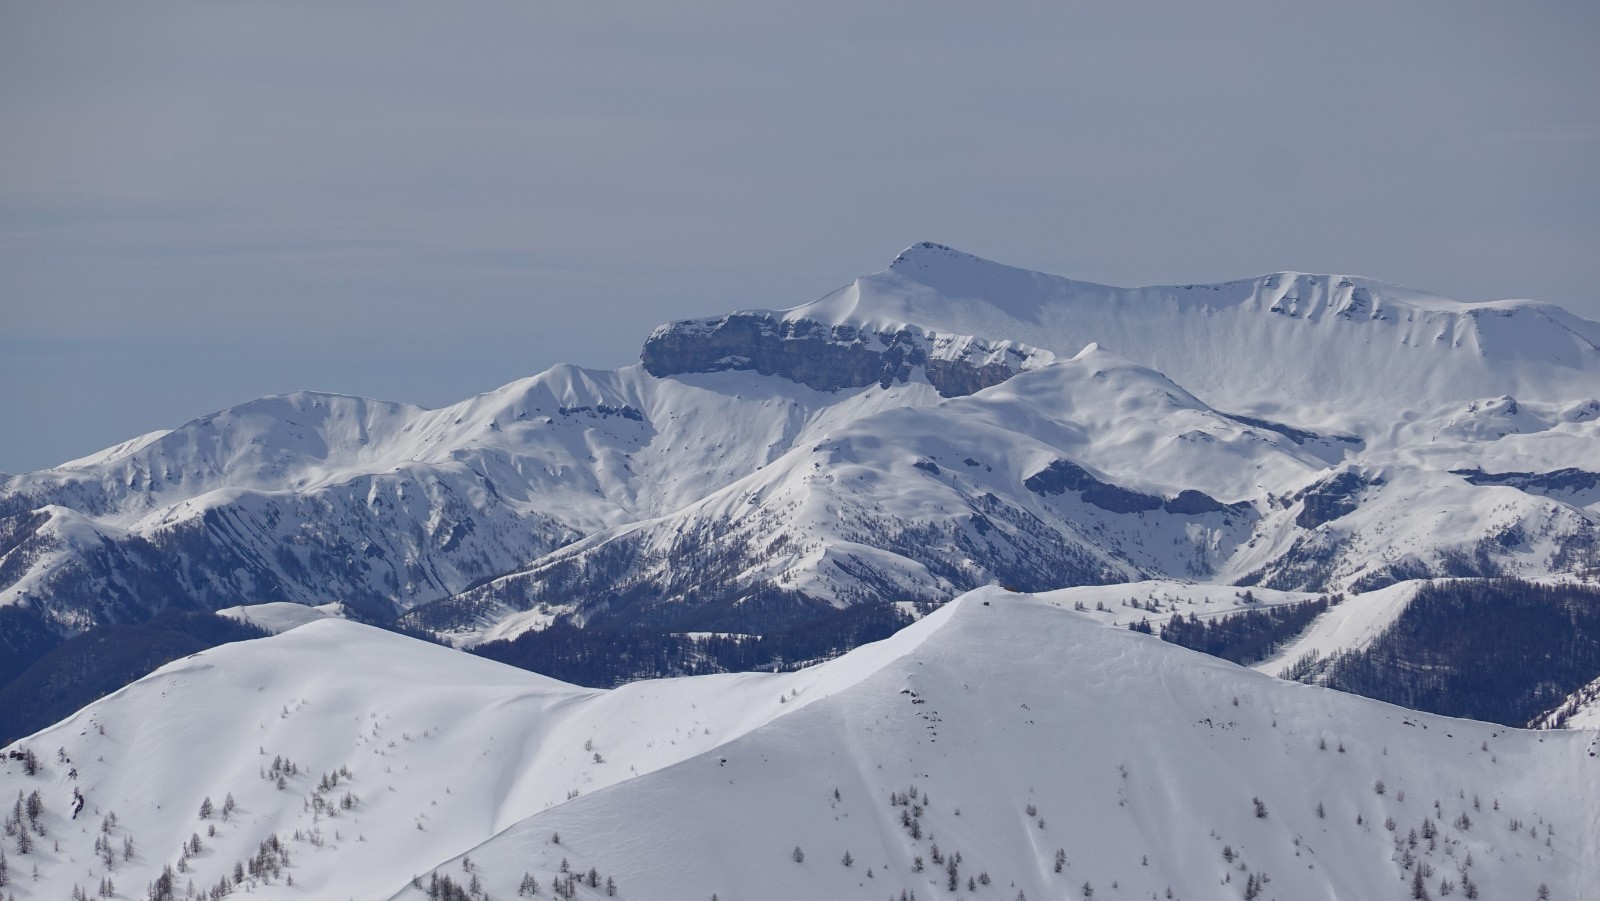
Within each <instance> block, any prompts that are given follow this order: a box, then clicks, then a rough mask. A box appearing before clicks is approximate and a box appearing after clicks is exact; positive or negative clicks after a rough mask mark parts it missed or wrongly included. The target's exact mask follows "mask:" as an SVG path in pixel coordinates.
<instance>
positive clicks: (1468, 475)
mask: <svg viewBox="0 0 1600 901" xmlns="http://www.w3.org/2000/svg"><path fill="white" fill-rule="evenodd" d="M1451 472H1453V473H1455V474H1456V475H1458V476H1461V477H1462V478H1464V479H1466V480H1467V481H1468V482H1470V483H1471V484H1473V485H1509V486H1511V487H1512V488H1516V489H1519V490H1521V491H1525V492H1527V493H1529V494H1542V495H1547V496H1548V495H1552V494H1577V493H1579V492H1582V491H1593V490H1594V489H1595V488H1597V487H1600V473H1595V472H1588V471H1586V470H1582V469H1572V468H1568V469H1558V470H1556V471H1554V472H1484V471H1483V470H1481V469H1453V470H1451Z"/></svg>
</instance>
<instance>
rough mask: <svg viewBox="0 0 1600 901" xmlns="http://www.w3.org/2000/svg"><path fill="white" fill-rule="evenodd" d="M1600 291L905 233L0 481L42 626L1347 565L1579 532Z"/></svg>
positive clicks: (484, 625) (425, 616)
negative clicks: (724, 312)
mask: <svg viewBox="0 0 1600 901" xmlns="http://www.w3.org/2000/svg"><path fill="white" fill-rule="evenodd" d="M1597 345H1600V324H1597V323H1593V322H1589V321H1587V320H1583V319H1580V318H1578V317H1575V316H1573V315H1571V314H1569V313H1567V312H1565V311H1563V310H1561V309H1559V308H1557V307H1553V306H1551V305H1548V304H1541V303H1535V302H1531V301H1496V302H1487V303H1461V302H1456V301H1451V300H1447V299H1444V298H1440V297H1436V296H1433V295H1429V294H1426V293H1424V292H1421V291H1417V290H1414V289H1409V288H1402V287H1398V286H1393V285H1387V284H1383V283H1380V282H1375V281H1371V280H1368V279H1360V278H1353V277H1343V276H1313V275H1302V274H1297V273H1277V274H1273V275H1268V276H1262V277H1260V278H1256V279H1249V280H1243V281H1237V282H1228V283H1224V284H1218V285H1188V286H1177V287H1152V288H1138V289H1122V288H1113V287H1108V286H1102V285H1092V284H1087V283H1083V282H1075V281H1071V280H1067V279H1062V278H1057V277H1054V276H1048V275H1043V274H1040V273H1033V272H1026V271H1023V270H1019V269H1014V268H1011V267H1007V266H1002V265H1000V264H997V263H992V262H989V261H985V260H981V259H978V258H976V257H972V256H970V255H967V254H963V253H960V252H958V251H954V250H951V249H949V248H945V247H941V246H938V245H933V244H918V245H916V246H914V247H912V248H910V249H908V250H907V251H906V252H905V253H903V254H901V255H900V256H899V257H898V258H897V259H896V260H895V261H894V262H893V263H892V264H891V265H890V266H889V268H887V269H885V270H884V271H882V272H878V273H874V274H872V275H868V276H864V277H862V278H859V279H857V280H855V281H854V282H852V283H851V284H849V285H847V286H846V287H844V288H841V289H840V290H839V291H837V292H834V293H833V294H830V295H828V296H827V297H824V298H822V299H820V300H817V301H815V302H812V303H809V304H805V305H802V306H799V307H795V308H792V309H789V310H782V311H771V310H752V311H746V312H740V313H733V314H730V315H728V316H724V317H718V318H714V319H709V320H697V321H690V322H679V323H672V324H668V325H665V326H662V327H661V328H659V329H657V330H656V331H655V332H654V333H653V334H652V335H650V336H649V338H648V339H647V341H646V342H645V345H644V348H643V353H642V356H641V362H640V363H639V364H637V365H634V366H629V367H624V368H622V369H619V370H615V371H609V372H602V371H593V370H583V369H578V368H575V367H570V366H560V367H556V368H554V369H551V370H549V371H547V372H545V373H543V374H540V375H538V376H535V377H532V378H529V379H525V380H522V381H519V382H515V383H512V384H511V385H507V386H505V387H503V388H501V389H498V390H496V391H492V392H489V393H487V394H484V395H481V396H479V397H476V398H472V399H469V400H466V401H463V402H461V403H459V404H456V405H453V406H450V407H446V408H443V409H439V410H425V409H422V408H419V407H414V406H408V405H402V404H388V403H380V402H377V401H369V400H363V399H358V398H348V397H339V396H333V395H322V394H298V395H291V396H287V397H277V398H265V399H262V400H258V401H253V402H251V403H247V404H244V405H241V406H239V407H235V408H232V409H230V410H226V411H223V412H220V413H217V414H213V415H210V416H205V417H202V418H200V419H197V420H194V421H192V422H189V423H186V424H184V425H182V426H180V427H179V428H177V429H174V430H171V431H167V432H156V433H151V434H149V435H145V436H143V437H140V438H137V439H133V440H131V441H129V442H126V443H124V444H122V445H119V446H117V447H114V448H110V449H108V450H106V451H104V452H101V453H99V454H96V455H94V456H92V457H88V458H85V459H82V460H78V461H74V462H72V463H68V464H64V465H62V466H60V467H56V468H54V469H50V470H44V471H40V472H35V473H26V474H22V475H18V476H13V477H10V478H9V479H7V480H6V481H5V482H4V483H0V605H12V606H14V607H16V608H17V609H25V610H27V611H29V613H30V615H34V616H37V617H39V618H42V619H43V620H44V621H46V622H47V623H48V624H49V625H50V626H51V628H54V629H55V630H57V631H58V632H70V631H73V630H78V629H82V628H85V627H86V626H88V625H91V624H93V623H97V622H116V621H126V620H137V619H139V618H141V617H144V616H148V615H149V613H150V611H152V610H156V609H160V608H162V607H165V606H169V605H180V606H181V605H193V606H199V607H203V608H208V609H219V608H228V607H234V606H239V605H251V604H261V603H270V602H282V601H288V602H294V603H299V604H307V605H322V604H327V603H331V602H335V601H337V602H340V603H342V604H344V605H345V609H346V610H347V612H348V613H349V614H350V615H352V616H355V617H358V618H365V619H368V620H371V621H387V620H390V619H392V618H394V617H396V616H401V615H404V616H405V618H406V622H408V623H410V624H413V625H417V626H421V627H425V628H429V629H432V630H435V631H437V632H440V633H441V634H446V635H448V636H450V637H451V638H452V640H455V641H457V642H461V643H472V642H476V641H480V640H483V639H484V638H486V637H508V636H511V635H514V634H516V632H517V631H519V630H520V629H526V628H536V627H539V626H541V625H543V624H546V623H548V622H550V621H551V620H552V619H553V618H555V617H558V616H562V615H566V616H567V617H568V618H569V619H570V620H571V621H574V622H579V623H585V624H590V625H599V624H610V625H621V624H630V623H631V624H646V625H654V626H657V627H660V628H670V629H682V630H695V629H718V630H735V631H761V630H763V629H766V628H768V627H770V626H772V625H773V624H776V623H784V622H791V621H794V620H797V619H804V618H807V617H813V616H817V615H820V614H821V613H823V612H825V611H827V610H829V609H832V608H835V607H839V606H844V605H848V604H852V603H855V602H859V601H862V600H885V599H887V600H900V599H925V600H945V599H948V598H950V597H952V596H954V595H955V594H957V593H959V592H961V591H964V590H967V589H971V588H974V587H978V586H981V585H985V584H991V583H1000V584H1003V585H1008V586H1011V587H1015V588H1023V589H1028V590H1047V589H1056V588H1062V587H1067V586H1072V585H1085V584H1097V583H1110V582H1124V581H1133V580H1143V579H1188V580H1196V581H1203V582H1211V583H1217V584H1237V585H1251V586H1261V587H1265V588H1272V589H1278V590H1286V591H1287V590H1297V591H1344V592H1363V591H1370V590H1373V589H1377V588H1380V587H1383V586H1385V585H1390V584H1394V583H1397V582H1400V581H1404V580H1408V579H1418V578H1426V577H1432V576H1467V575H1491V574H1513V575H1519V576H1526V577H1544V576H1550V575H1560V574H1572V573H1581V572H1585V571H1589V570H1592V569H1594V568H1595V566H1596V554H1597V548H1600V488H1597V487H1596V486H1597V485H1600V440H1597V439H1600V349H1597Z"/></svg>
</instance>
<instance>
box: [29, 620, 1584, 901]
mask: <svg viewBox="0 0 1600 901" xmlns="http://www.w3.org/2000/svg"><path fill="white" fill-rule="evenodd" d="M1597 741H1600V733H1597V732H1595V731H1592V730H1567V731H1558V732H1527V731H1521V730H1514V729H1505V728H1501V727H1495V726H1490V725H1486V724H1482V723H1476V722H1470V721H1465V720H1452V719H1447V718H1442V717H1436V716H1430V715H1425V714H1417V713H1413V712H1410V711H1406V710H1403V709H1400V708H1396V707H1391V706H1388V705H1384V704H1380V703H1376V702H1373V701H1369V700H1365V699H1362V698H1359V697H1354V696H1350V695H1345V694H1341V693H1338V692H1334V691H1329V690H1325V689H1321V688H1317V687H1312V686H1306V685H1300V684H1295V683H1288V682H1282V681H1278V680H1276V679H1274V678H1272V677H1270V676H1267V675H1263V674H1261V673H1257V672H1254V671H1251V670H1248V669H1244V668H1241V667H1237V666H1234V665H1231V664H1228V663H1225V662H1222V661H1219V660H1216V659H1213V658H1209V657H1204V656H1201V655H1199V654H1194V653H1191V652H1188V651H1185V650H1183V649H1181V648H1177V647H1175V646H1172V645H1169V644H1165V643H1163V642H1161V641H1159V640H1155V639H1152V638H1150V637H1148V636H1143V635H1137V634H1134V633H1131V632H1129V631H1127V630H1125V629H1118V628H1112V627H1108V626H1106V625H1104V624H1102V623H1099V622H1096V621H1094V620H1093V619H1091V618H1090V617H1087V616H1084V615H1082V614H1079V613H1075V612H1073V611H1072V610H1071V609H1070V607H1069V606H1068V605H1065V604H1061V603H1059V602H1052V600H1051V599H1048V598H1034V597H1030V596H1027V595H1018V594H1011V593H1007V592H1004V591H1001V590H999V589H981V590H978V591H975V592H972V593H969V594H967V595H965V596H963V597H961V598H960V599H958V600H957V601H955V602H953V603H951V604H948V605H946V606H945V607H943V608H942V609H940V610H938V611H937V612H935V613H933V614H931V615H929V616H928V617H926V618H925V619H923V620H921V621H920V622H918V623H916V624H915V625H913V626H911V627H909V628H907V629H905V630H904V631H902V632H900V633H898V634H896V635H895V636H893V637H891V638H889V639H887V640H885V641H882V642H879V643H876V644H872V645H867V646H863V647H861V648H859V649H857V650H855V651H853V652H851V653H849V654H847V655H845V656H843V657H840V658H838V659H836V660H833V661H830V662H828V663H824V664H821V665H819V666H815V667H812V668H810V669H806V670H802V671H799V672H795V673H788V674H740V675H721V676H705V677H695V678H685V679H672V680H661V681H649V682H639V683H634V684H630V685H626V686H624V687H621V688H618V689H614V690H611V691H597V690H590V689H582V688H577V687H573V686H570V685H565V684H562V683H559V682H555V681H553V680H550V679H546V678H543V677H540V676H537V675H533V674H530V673H527V672H523V671H520V670H515V669H510V668H507V667H502V666H500V665H497V664H494V663H491V662H487V661H484V660H482V659H478V658H474V657H471V656H468V655H465V654H461V653H459V652H455V651H451V650H448V649H444V648H439V647H436V646H431V645H428V644H424V643H421V642H417V641H414V640H411V639H407V638H403V637H399V636H396V635H393V634H390V633H385V632H381V631H378V630H376V629H372V628H369V627H366V626H362V625H358V624H355V623H352V622H347V621H343V620H339V619H334V618H329V619H321V620H317V621H313V622H310V623H308V624H306V625H303V626H300V627H298V628H293V629H291V630H289V631H287V632H284V633H283V634H280V635H277V636H274V637H271V638H265V639H260V640H256V641H249V642H243V643H239V644H233V645H227V646H224V647H220V648H216V649H213V650H210V651H206V652H204V653H201V654H197V655H195V656H193V657H190V658H187V659H184V660H181V661H177V662H175V663H173V664H170V665H168V666H166V667H164V668H162V669H161V670H159V671H157V672H155V673H153V674H151V675H150V676H148V677H146V678H144V679H142V680H140V681H138V682H136V683H134V684H132V685H130V686H128V687H126V688H125V689H123V690H121V691H119V692H117V693H115V694H113V695H111V696H109V697H106V698H104V699H102V700H101V701H98V702H96V703H95V704H92V705H90V706H89V707H87V708H85V709H84V710H82V711H80V712H79V713H77V714H76V715H74V716H72V717H71V718H69V719H67V720H65V721H64V722H62V723H60V724H58V725H56V726H54V727H51V728H50V729H47V730H45V731H44V732H41V733H39V734H37V735H34V736H32V737H30V738H28V739H26V740H24V741H23V742H20V743H19V744H18V745H14V746H12V748H11V749H8V751H10V752H12V753H9V754H8V755H7V757H6V758H4V759H3V761H0V791H3V792H5V797H8V798H9V797H12V796H13V794H14V793H17V792H20V793H21V794H22V795H23V796H24V799H25V800H24V801H23V803H22V807H21V808H19V809H20V810H21V811H22V812H21V814H20V816H18V817H16V818H15V819H11V817H10V815H8V819H11V825H8V830H9V831H11V832H12V833H13V834H11V835H8V836H7V837H6V845H5V848H6V854H7V860H8V864H9V866H8V871H7V872H8V878H9V883H8V885H6V886H5V887H4V889H3V890H4V891H5V892H7V893H10V894H13V895H15V897H16V898H18V899H35V898H52V899H54V898H67V897H71V896H72V893H73V891H74V887H80V888H82V889H84V890H86V891H88V892H89V893H91V894H92V893H94V892H95V891H96V890H97V889H99V888H100V887H101V886H102V885H104V882H103V880H107V879H109V880H111V882H112V883H113V885H114V892H115V896H116V897H123V898H133V897H143V896H144V895H145V893H146V891H147V886H149V885H150V884H152V882H153V881H156V880H157V879H158V878H159V877H160V874H161V873H162V870H163V867H171V868H172V885H173V886H174V890H175V893H176V895H177V896H178V897H183V896H185V895H187V894H188V893H189V886H190V885H191V884H192V885H193V887H194V892H195V894H201V893H205V894H207V895H208V896H209V895H214V894H217V893H219V891H220V889H221V888H222V887H223V886H224V885H226V886H227V887H228V888H229V889H231V890H232V891H245V890H248V891H252V892H254V894H256V895H258V896H261V897H264V898H391V897H393V898H412V899H417V898H423V897H425V896H426V894H427V887H428V886H429V885H430V884H432V885H434V886H435V888H436V889H437V888H438V887H440V886H442V885H443V881H442V880H443V879H445V878H448V879H449V880H450V882H451V883H452V884H457V885H460V886H462V887H463V888H466V887H471V888H474V889H476V890H477V891H478V892H479V895H478V897H483V896H485V895H486V896H487V897H491V898H496V899H510V898H516V897H518V894H519V889H521V890H523V891H527V890H528V889H529V888H530V887H531V885H532V884H533V883H537V886H538V894H537V895H535V897H545V898H549V897H559V895H557V894H556V892H558V891H559V892H561V893H563V894H566V893H567V890H568V881H567V880H566V879H565V877H564V876H563V871H564V870H565V871H566V872H569V873H573V874H579V875H581V877H582V879H581V880H580V881H579V882H578V883H577V884H576V885H574V886H573V887H572V891H571V894H569V895H568V896H569V897H578V898H598V897H605V896H606V895H607V893H608V887H610V888H611V889H612V890H614V891H615V897H619V898H635V899H680V898H681V899H702V901H703V899H707V898H711V897H713V895H715V896H716V897H717V898H719V899H726V901H735V899H768V898H784V899H811V898H814V899H835V898H838V899H843V898H861V899H884V898H900V897H901V896H902V893H905V895H906V897H909V896H910V893H912V892H914V893H915V894H916V896H917V897H918V898H923V899H931V898H945V897H959V898H970V899H981V898H997V899H1005V901H1012V899H1015V898H1018V897H1026V898H1029V899H1056V898H1087V897H1091V895H1092V897H1093V898H1096V899H1102V901H1103V899H1108V898H1111V899H1115V898H1128V899H1147V898H1156V899H1164V898H1168V897H1172V898H1183V899H1236V898H1258V897H1259V898H1262V899H1269V898H1276V899H1283V901H1290V899H1293V901H1302V899H1387V898H1394V899H1400V898H1411V897H1414V895H1413V891H1414V888H1415V885H1416V884H1418V883H1419V881H1420V884H1421V885H1422V886H1423V887H1424V888H1425V890H1426V892H1427V897H1445V896H1447V895H1448V896H1451V897H1469V896H1474V895H1475V896H1476V897H1481V898H1485V899H1490V898H1492V899H1524V898H1525V899H1535V898H1537V897H1541V896H1540V894H1539V892H1540V891H1541V886H1544V887H1545V890H1547V891H1548V893H1549V897H1551V898H1556V899H1586V898H1587V899H1595V898H1600V854H1597V853H1596V849H1597V848H1600V813H1597V811H1600V758H1597V757H1596V756H1595V752H1596V744H1597ZM24 748H25V749H26V750H27V751H28V752H32V759H33V760H34V761H36V769H37V772H36V773H35V774H34V775H27V774H26V773H25V769H26V768H27V767H28V766H29V765H30V760H29V759H28V755H27V754H25V753H23V752H22V751H21V749H24ZM34 792H37V793H38V795H37V806H35V804H33V803H30V802H29V801H27V800H26V798H27V797H29V796H31V795H32V794H33V793H34ZM75 797H81V799H82V801H81V805H80V806H81V809H79V810H77V812H76V813H75V812H74V805H75V803H76V802H75V801H74V799H75ZM29 809H34V810H36V813H29V812H28V811H29ZM18 832H21V833H22V834H25V835H27V836H30V837H31V838H30V839H29V840H28V841H27V844H29V845H30V846H31V847H30V848H29V851H28V853H26V854H24V853H21V852H20V851H18V850H17V843H18V840H17V838H16V833H18ZM591 870H592V871H593V872H594V883H595V884H594V886H593V887H591V886H590V885H589V883H588V875H589V873H590V871H591ZM1419 874H1420V875H1419ZM236 876H237V877H238V878H236ZM413 877H417V880H418V884H420V885H421V886H422V888H415V887H413V883H412V879H413ZM291 879H292V882H291ZM436 880H438V881H436ZM951 886H954V888H952V887H951ZM1169 891H1170V894H1169ZM1469 892H1470V893H1471V894H1469Z"/></svg>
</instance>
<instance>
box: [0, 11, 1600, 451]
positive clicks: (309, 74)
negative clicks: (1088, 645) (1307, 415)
mask: <svg viewBox="0 0 1600 901" xmlns="http://www.w3.org/2000/svg"><path fill="white" fill-rule="evenodd" d="M1597 46H1600V4H1596V3H1594V2H1593V0H1582V2H1570V3H1558V2H1548V3H1537V4H1512V3H1499V4H1480V3H1470V2H1437V3H1430V2H1403V3H1396V2H1393V0H1385V2H1378V3H1370V4H1369V3H1351V2H1339V3H1318V4H1302V3H1281V2H1273V3H1266V2H1263V3H1219V2H1206V3H1192V2H1173V3H1150V4H1146V3H1115V4H1113V3H1098V2H1097V3H1084V4H1065V3H1049V4H1044V3H1040V4H988V3H973V2H964V3H941V2H928V0H922V2H917V3H907V4H901V3H859V2H844V3H826V2H807V3H790V4H751V3H725V4H724V3H710V2H699V3H687V4H663V3H637V4H611V3H599V2H584V3H538V2H514V3H513V2H506V3H488V4H485V3H448V4H446V3H426V4H414V5H413V4H406V3H396V2H387V0H385V2H381V3H378V2H372V3H338V4H326V3H322V2H316V3H287V2H275V3H265V2H262V3H225V2H206V3H196V4H192V5H188V4H157V3H94V4H77V3H70V2H50V3H40V2H35V0H26V2H10V0H0V470H7V471H11V472H16V471H21V470H25V469H32V468H37V467H42V466H46V465H50V464H52V463H55V462H59V461H61V460H65V459H67V458H70V457H75V456H79V455H82V454H85V453H88V452H90V451H93V450H95V449H98V448H100V447H102V446H105V445H108V444H111V443H113V442H115V441H118V440H121V439H123V438H126V437H129V436H132V435H135V434H139V433H142V432H146V431H149V430H152V429H157V428H170V427H172V426H175V425H178V424H180V423H182V422H183V421H185V420H187V419H190V418H192V417H194V416H197V415H200V414H202V413H205V412H208V411H210V410H213V409H217V408H220V407H224V406H228V405H231V404H234V403H239V402H242V401H244V400H248V399H250V398H252V397H256V396H259V395H263V394H272V393H279V392H285V391H292V390H297V389H301V388H312V389H319V390H328V391H339V392H345V393H353V394H365V395H370V396H377V397H383V398H387V399H393V400H409V401H415V402H419V403H424V404H428V405H438V404H442V403H447V402H450V401H453V400H457V399H460V398H462V397H465V396H467V395H469V394H473V393H476V392H479V391H484V390H488V389H490V388H493V387H495V386H497V385H499V384H501V383H504V382H506V381H510V380H511V379H514V378H517V377H520V376H523V375H528V374H532V373H534V372H537V371H539V370H542V369H544V368H546V367H548V366H549V365H551V364H553V363H556V362H575V363H580V364H584V365H590V366H599V367H612V366H617V365H621V364H625V363H628V362H631V361H632V360H634V359H636V358H637V354H638V349H639V345H640V343H641V342H642V341H643V339H644V337H645V335H646V334H647V333H648V332H649V330H650V328H651V327H652V326H653V325H655V324H656V323H658V322H662V321H665V320H669V319H677V318H684V317H690V316H696V315H707V314H714V313H720V312H726V311H729V310H733V309H738V308H743V307H752V306H761V307H787V306H793V305H796V304H799V303H803V302H805V301H808V300H811V299H813V298H815V297H817V296H819V295H821V294H823V293H826V292H827V291H829V290H831V289H833V288H834V287H837V286H838V285H840V284H843V283H845V282H847V281H849V280H850V279H851V278H853V277H854V276H856V275H858V274H861V273H865V272H870V271H874V270H877V269H881V268H883V267H884V266H885V265H887V264H888V262H889V261H890V260H891V259H892V258H893V257H894V255H895V254H896V253H897V252H898V251H900V250H901V249H902V248H904V247H905V246H907V245H909V244H911V243H914V242H916V241H920V240H925V239H926V240H934V241H939V242H942V243H946V244H951V245H954V246H956V247H960V248H962V249H964V250H968V251H971V252H973V253H977V254H979V255H982V256H987V257H990V258H992V259H997V260H1000V261H1003V262H1007V263H1013V264H1016V265H1022V266H1027V267H1030V268H1035V269H1042V270H1045V271H1049V272H1054V273H1058V274H1062V275H1068V276H1073V277H1078V278H1083V279H1089V280H1094V281H1102V282H1109V283H1113V284H1121V285H1134V284H1160V283H1171V282H1194V281H1209V280H1221V279H1227V278H1236V277H1242V276H1248V275H1256V274H1260V273H1263V272H1268V271H1272V270H1277V269H1299V270H1308V271H1317V272H1339V273H1359V274H1363V275H1369V276H1372V277H1375V278H1381V279H1387V280H1391V281H1397V282H1403V283H1407V284H1412V285H1416V286H1419V287H1423V288H1427V289H1430V290H1433V291H1437V292H1439V293H1443V294H1446V295H1449V296H1452V297H1456V298H1458V299H1462V300H1483V299H1490V298H1500V297H1535V298H1539V299H1543V300H1551V301H1555V302H1557V303H1561V304H1563V305H1565V306H1567V307H1569V308H1571V309H1572V310H1574V311H1576V312H1579V313H1582V314H1583V315H1586V316H1589V317H1591V318H1600V292H1597V291H1596V289H1595V285H1596V284H1600V62H1597V60H1600V50H1597V49H1596V47H1597Z"/></svg>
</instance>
